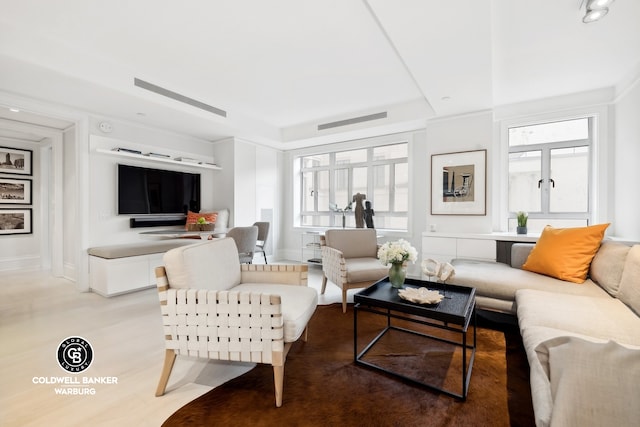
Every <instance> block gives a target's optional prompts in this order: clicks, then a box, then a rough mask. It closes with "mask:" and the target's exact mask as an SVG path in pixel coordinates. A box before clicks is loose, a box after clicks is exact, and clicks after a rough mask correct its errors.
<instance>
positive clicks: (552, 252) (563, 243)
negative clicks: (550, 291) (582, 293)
mask: <svg viewBox="0 0 640 427" xmlns="http://www.w3.org/2000/svg"><path fill="white" fill-rule="evenodd" d="M608 226H609V224H598V225H592V226H589V227H576V228H553V227H551V226H550V225H547V226H546V227H545V228H544V230H543V231H542V234H541V235H540V238H539V239H538V242H537V243H536V245H535V246H534V247H533V249H532V250H531V253H530V254H529V257H528V258H527V261H526V262H525V263H524V265H523V266H522V269H523V270H528V271H533V272H534V273H540V274H544V275H546V276H551V277H555V278H556V279H561V280H566V281H568V282H573V283H583V282H584V281H585V280H586V278H587V273H588V272H589V266H590V265H591V260H592V259H593V257H594V256H595V254H596V252H598V249H599V248H600V243H601V242H602V239H603V237H604V232H605V230H606V229H607V227H608Z"/></svg>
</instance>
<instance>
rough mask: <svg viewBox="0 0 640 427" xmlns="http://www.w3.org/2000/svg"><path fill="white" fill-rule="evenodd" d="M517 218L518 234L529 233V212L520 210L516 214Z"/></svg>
mask: <svg viewBox="0 0 640 427" xmlns="http://www.w3.org/2000/svg"><path fill="white" fill-rule="evenodd" d="M516 218H517V219H518V228H517V229H516V232H517V233H518V234H527V220H528V219H529V214H528V213H526V212H522V211H519V212H518V213H517V214H516Z"/></svg>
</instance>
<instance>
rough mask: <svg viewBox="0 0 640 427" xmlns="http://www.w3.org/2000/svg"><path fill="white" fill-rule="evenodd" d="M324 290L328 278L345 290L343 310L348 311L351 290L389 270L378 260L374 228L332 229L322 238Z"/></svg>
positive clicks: (343, 291) (371, 282)
mask: <svg viewBox="0 0 640 427" xmlns="http://www.w3.org/2000/svg"><path fill="white" fill-rule="evenodd" d="M321 245H322V246H321V249H322V274H323V277H322V290H321V292H320V293H321V294H324V291H325V289H326V287H327V280H329V281H331V282H333V283H335V284H336V285H337V286H338V287H339V288H340V289H342V312H343V313H346V312H347V291H348V290H349V289H357V288H364V287H367V286H369V285H371V284H373V283H375V282H376V281H378V280H380V279H382V278H383V277H385V276H386V275H387V273H388V272H389V268H388V267H385V266H384V265H382V263H380V261H379V260H378V241H377V238H376V230H375V229H373V228H355V229H331V230H327V231H326V232H325V235H324V238H323V239H321Z"/></svg>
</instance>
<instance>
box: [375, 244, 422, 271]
mask: <svg viewBox="0 0 640 427" xmlns="http://www.w3.org/2000/svg"><path fill="white" fill-rule="evenodd" d="M378 259H379V260H380V262H381V263H382V264H384V265H387V264H394V263H401V262H405V261H411V262H416V260H417V259H418V251H416V248H414V247H413V246H411V244H410V243H409V242H407V241H406V240H404V239H400V240H398V241H397V242H386V243H385V244H383V245H382V246H381V247H380V249H378Z"/></svg>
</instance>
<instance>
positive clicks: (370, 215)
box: [364, 201, 375, 228]
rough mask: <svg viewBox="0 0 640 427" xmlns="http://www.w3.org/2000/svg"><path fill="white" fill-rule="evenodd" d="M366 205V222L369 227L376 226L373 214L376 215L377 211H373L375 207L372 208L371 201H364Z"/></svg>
mask: <svg viewBox="0 0 640 427" xmlns="http://www.w3.org/2000/svg"><path fill="white" fill-rule="evenodd" d="M364 205H365V210H364V222H365V223H366V224H367V228H375V227H374V226H373V216H374V215H375V212H373V209H372V208H371V202H369V201H366V202H364Z"/></svg>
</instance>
